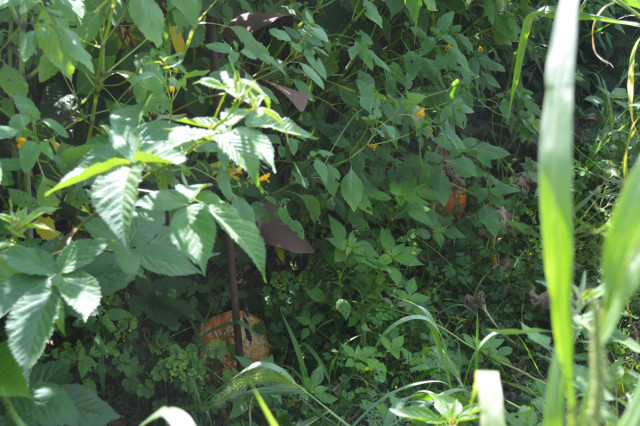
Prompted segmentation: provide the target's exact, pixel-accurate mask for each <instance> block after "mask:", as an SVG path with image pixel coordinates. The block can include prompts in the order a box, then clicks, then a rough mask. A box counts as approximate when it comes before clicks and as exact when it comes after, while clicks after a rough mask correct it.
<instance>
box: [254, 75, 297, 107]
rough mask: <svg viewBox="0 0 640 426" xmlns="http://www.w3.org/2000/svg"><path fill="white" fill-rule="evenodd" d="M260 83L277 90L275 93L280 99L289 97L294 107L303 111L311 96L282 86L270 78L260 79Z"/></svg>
mask: <svg viewBox="0 0 640 426" xmlns="http://www.w3.org/2000/svg"><path fill="white" fill-rule="evenodd" d="M258 81H259V82H260V84H264V85H265V86H268V87H270V88H272V89H274V90H275V95H276V96H277V97H278V99H282V98H283V97H284V98H287V99H288V100H289V102H291V103H292V104H293V106H294V107H296V109H297V110H298V111H300V112H303V111H304V109H305V108H306V107H307V102H309V96H308V95H306V94H305V93H302V92H298V91H297V90H293V89H289V88H288V87H285V86H280V85H279V84H275V83H272V82H270V81H268V80H258Z"/></svg>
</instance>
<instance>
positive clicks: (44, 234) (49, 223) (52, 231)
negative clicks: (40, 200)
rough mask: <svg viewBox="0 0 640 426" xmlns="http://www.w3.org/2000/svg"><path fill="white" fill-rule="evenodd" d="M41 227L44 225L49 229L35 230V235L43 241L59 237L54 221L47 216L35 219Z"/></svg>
mask: <svg viewBox="0 0 640 426" xmlns="http://www.w3.org/2000/svg"><path fill="white" fill-rule="evenodd" d="M36 222H38V223H39V224H41V225H45V226H46V227H47V228H49V229H41V228H36V233H37V234H38V235H39V236H40V238H42V239H43V240H44V241H49V240H53V239H54V238H56V237H57V236H58V235H60V231H58V230H57V229H56V224H55V222H54V220H53V219H52V218H50V217H48V216H40V217H38V218H37V219H36Z"/></svg>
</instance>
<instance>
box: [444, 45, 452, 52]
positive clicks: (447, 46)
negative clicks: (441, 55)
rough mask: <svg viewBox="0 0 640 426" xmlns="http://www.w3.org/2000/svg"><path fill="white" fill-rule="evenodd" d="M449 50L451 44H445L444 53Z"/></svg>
mask: <svg viewBox="0 0 640 426" xmlns="http://www.w3.org/2000/svg"><path fill="white" fill-rule="evenodd" d="M449 49H451V43H447V45H446V46H445V47H444V51H445V52H446V51H447V50H449Z"/></svg>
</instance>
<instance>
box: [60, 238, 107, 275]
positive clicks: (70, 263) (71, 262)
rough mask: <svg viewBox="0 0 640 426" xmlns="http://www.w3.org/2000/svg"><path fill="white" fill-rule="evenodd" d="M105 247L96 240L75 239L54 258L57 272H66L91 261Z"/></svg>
mask: <svg viewBox="0 0 640 426" xmlns="http://www.w3.org/2000/svg"><path fill="white" fill-rule="evenodd" d="M106 247H107V245H106V244H104V243H99V242H98V241H96V240H76V241H73V242H72V243H71V244H69V245H68V246H66V247H65V248H64V250H62V253H60V255H59V256H58V259H56V265H57V267H58V272H59V273H61V274H67V273H69V272H72V271H76V270H78V269H80V268H82V267H83V266H85V265H88V264H89V263H91V262H93V261H94V260H95V258H96V257H98V255H99V254H100V253H102V251H103V250H104V249H105V248H106Z"/></svg>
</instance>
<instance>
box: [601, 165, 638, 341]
mask: <svg viewBox="0 0 640 426" xmlns="http://www.w3.org/2000/svg"><path fill="white" fill-rule="evenodd" d="M638 211H640V163H638V162H637V161H636V164H635V166H634V167H633V169H632V170H631V173H630V174H629V176H628V177H627V180H626V182H625V184H624V187H623V188H622V192H621V193H620V197H619V198H618V201H617V203H616V205H615V207H614V209H613V214H612V215H611V222H610V223H611V227H610V229H609V231H608V232H607V235H606V238H605V241H604V246H603V250H602V275H603V278H604V286H605V293H604V309H603V311H604V312H603V313H604V315H603V318H604V323H603V331H602V339H603V340H602V342H603V343H604V342H606V341H607V339H608V337H609V336H610V335H611V333H612V332H613V331H614V330H615V329H616V326H617V324H618V320H619V319H620V315H621V313H622V312H623V311H624V309H623V308H624V306H625V304H626V303H627V300H628V299H629V297H631V295H633V294H634V293H635V292H636V291H637V289H638V287H639V286H640V220H638Z"/></svg>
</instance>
